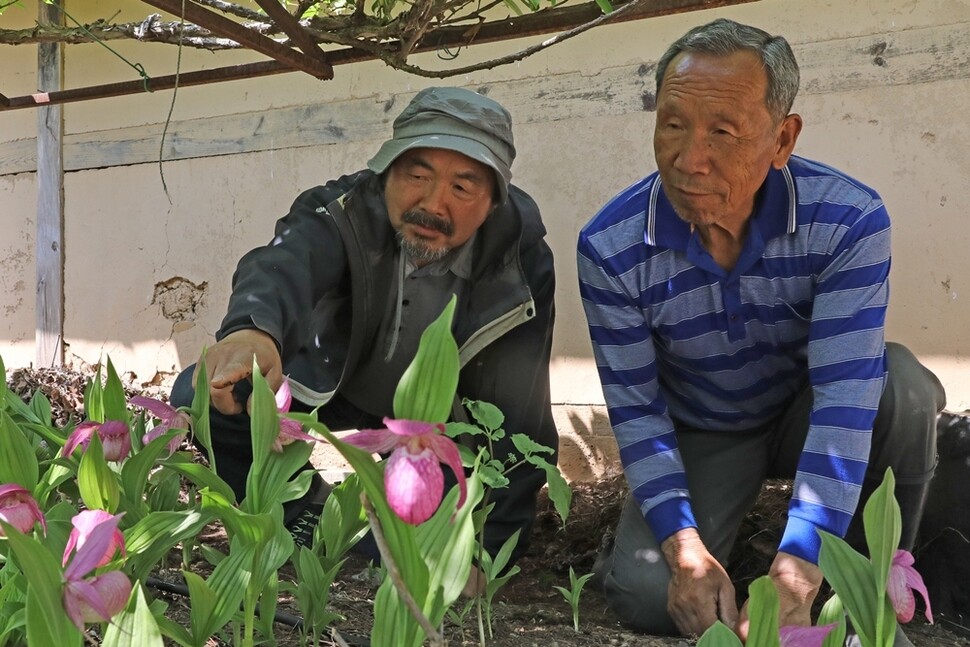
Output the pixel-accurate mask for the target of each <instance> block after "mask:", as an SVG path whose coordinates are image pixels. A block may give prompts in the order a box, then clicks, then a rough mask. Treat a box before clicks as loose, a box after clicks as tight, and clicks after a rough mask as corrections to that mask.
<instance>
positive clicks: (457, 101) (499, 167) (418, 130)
mask: <svg viewBox="0 0 970 647" xmlns="http://www.w3.org/2000/svg"><path fill="white" fill-rule="evenodd" d="M412 148H446V149H449V150H453V151H457V152H459V153H461V154H463V155H467V156H468V157H470V158H472V159H473V160H477V161H479V162H481V163H483V164H487V165H488V166H490V167H492V169H493V170H494V171H495V179H496V184H497V185H498V189H499V192H500V193H501V202H505V200H506V198H508V190H509V189H508V184H509V181H510V180H511V179H512V169H511V166H512V160H513V159H515V145H514V144H513V143H512V117H511V116H510V115H509V112H508V111H507V110H506V109H505V108H503V107H502V106H501V105H500V104H499V103H498V102H496V101H493V100H492V99H489V98H488V97H486V96H483V95H481V94H478V93H477V92H472V91H471V90H466V89H464V88H448V87H440V88H426V89H424V90H421V91H420V92H418V93H417V94H416V95H415V96H414V98H413V99H412V100H411V103H409V104H408V105H407V107H406V108H405V109H404V111H403V112H401V114H400V115H398V117H397V119H395V120H394V136H393V137H392V138H391V139H389V140H387V141H386V142H384V144H383V145H382V146H381V149H380V150H379V151H377V154H376V155H374V157H372V158H371V159H370V161H369V162H367V167H368V168H369V169H371V170H372V171H374V172H375V173H383V172H384V171H385V170H387V167H389V166H390V165H391V163H392V162H393V161H394V160H395V159H397V158H398V156H399V155H400V154H401V153H403V152H404V151H408V150H411V149H412Z"/></svg>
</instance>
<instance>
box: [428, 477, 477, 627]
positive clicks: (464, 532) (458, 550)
mask: <svg viewBox="0 0 970 647" xmlns="http://www.w3.org/2000/svg"><path fill="white" fill-rule="evenodd" d="M483 495H484V490H483V488H482V485H481V482H480V481H479V479H478V478H476V477H475V474H474V473H473V474H472V475H471V477H469V478H468V479H467V494H466V498H465V502H464V504H463V505H462V507H461V508H458V509H457V510H456V509H455V508H456V506H457V504H458V497H459V491H458V486H454V487H453V488H452V489H451V491H450V492H448V495H447V496H446V497H445V498H444V500H443V501H442V502H441V505H440V506H438V509H437V510H436V511H435V513H434V514H433V515H432V516H431V518H430V519H428V520H427V521H425V522H424V523H423V524H421V525H420V526H418V527H417V532H416V538H417V543H418V548H419V550H420V551H421V555H422V556H423V558H424V562H425V563H426V564H427V565H428V576H429V580H428V590H429V591H430V592H431V593H432V594H433V593H434V592H435V591H437V590H439V589H440V590H441V600H440V602H438V604H440V605H441V606H434V607H432V606H428V605H427V604H426V605H425V608H424V610H425V614H426V615H427V616H428V619H429V620H430V621H431V622H432V624H435V625H437V624H438V623H440V622H441V620H442V619H443V618H444V616H445V611H446V610H447V608H448V607H449V606H451V604H452V603H453V602H454V601H455V600H457V599H458V596H459V595H461V591H462V589H463V588H464V586H465V583H466V582H467V581H468V575H469V573H470V572H471V564H472V557H473V556H474V554H475V552H476V550H477V544H476V542H475V526H474V523H473V521H472V511H473V510H474V509H475V507H476V506H478V503H479V501H481V499H482V496H483Z"/></svg>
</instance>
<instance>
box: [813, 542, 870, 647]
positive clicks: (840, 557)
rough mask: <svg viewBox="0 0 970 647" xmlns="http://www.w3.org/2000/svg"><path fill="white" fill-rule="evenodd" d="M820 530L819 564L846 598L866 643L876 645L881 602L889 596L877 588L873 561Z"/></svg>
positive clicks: (843, 597) (843, 600)
mask: <svg viewBox="0 0 970 647" xmlns="http://www.w3.org/2000/svg"><path fill="white" fill-rule="evenodd" d="M818 533H819V535H820V536H821V538H822V548H821V550H820V551H819V555H818V565H819V567H820V568H821V569H822V573H823V574H824V575H825V579H827V580H828V582H829V584H831V585H832V589H833V590H834V591H835V592H836V593H837V594H838V596H839V599H840V600H842V604H843V606H844V607H845V609H846V611H847V612H848V614H849V618H850V619H851V620H852V627H853V629H854V630H855V631H856V633H857V634H859V639H860V640H861V641H862V644H863V645H864V646H865V647H874V639H875V634H874V631H875V628H876V616H877V614H878V607H877V605H882V603H883V600H884V598H885V596H884V595H883V594H882V592H881V591H879V590H877V588H876V578H875V574H874V573H873V568H872V564H871V563H870V562H869V560H868V559H866V558H865V557H863V556H862V555H860V554H859V553H858V552H856V551H855V550H853V549H852V547H851V546H849V545H848V544H847V543H846V542H845V541H843V540H842V539H839V538H838V537H836V536H835V535H832V534H830V533H827V532H825V531H823V530H820V531H818Z"/></svg>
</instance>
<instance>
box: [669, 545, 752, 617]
mask: <svg viewBox="0 0 970 647" xmlns="http://www.w3.org/2000/svg"><path fill="white" fill-rule="evenodd" d="M660 547H661V550H663V554H664V558H665V559H666V560H667V564H668V565H669V566H670V585H669V587H668V595H667V612H668V613H670V617H671V619H673V621H674V624H676V625H677V629H679V630H680V632H681V633H682V634H684V635H687V636H689V635H695V636H699V635H701V634H703V633H704V632H705V631H706V630H707V628H708V627H710V626H711V625H713V624H714V623H715V622H716V621H717V620H720V621H721V622H723V623H724V624H726V625H727V626H728V627H731V628H732V629H733V628H734V626H735V625H736V624H737V620H738V606H737V603H736V601H735V599H734V585H733V584H731V578H730V577H728V574H727V571H725V570H724V567H723V566H721V564H720V563H719V562H718V561H717V560H716V559H714V556H713V555H711V554H710V552H708V550H707V547H706V546H704V542H703V541H701V538H700V535H698V534H697V529H695V528H685V529H683V530H680V531H678V532H676V533H674V534H673V535H671V536H670V537H668V538H667V539H665V540H664V542H663V543H662V544H661V546H660Z"/></svg>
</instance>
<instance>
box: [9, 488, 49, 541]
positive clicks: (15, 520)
mask: <svg viewBox="0 0 970 647" xmlns="http://www.w3.org/2000/svg"><path fill="white" fill-rule="evenodd" d="M0 521H4V522H6V523H8V524H10V525H11V526H13V527H14V528H16V529H17V530H19V531H20V532H22V533H25V534H26V533H28V532H30V531H31V530H33V529H34V524H36V523H38V522H40V525H41V527H42V528H43V529H44V533H45V534H46V533H47V520H46V519H44V514H43V513H42V512H41V511H40V506H38V505H37V501H35V500H34V497H32V496H31V495H30V491H29V490H27V489H26V488H24V487H21V486H19V485H17V484H16V483H5V484H4V485H0ZM3 536H5V533H4V532H3V528H0V537H3Z"/></svg>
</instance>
